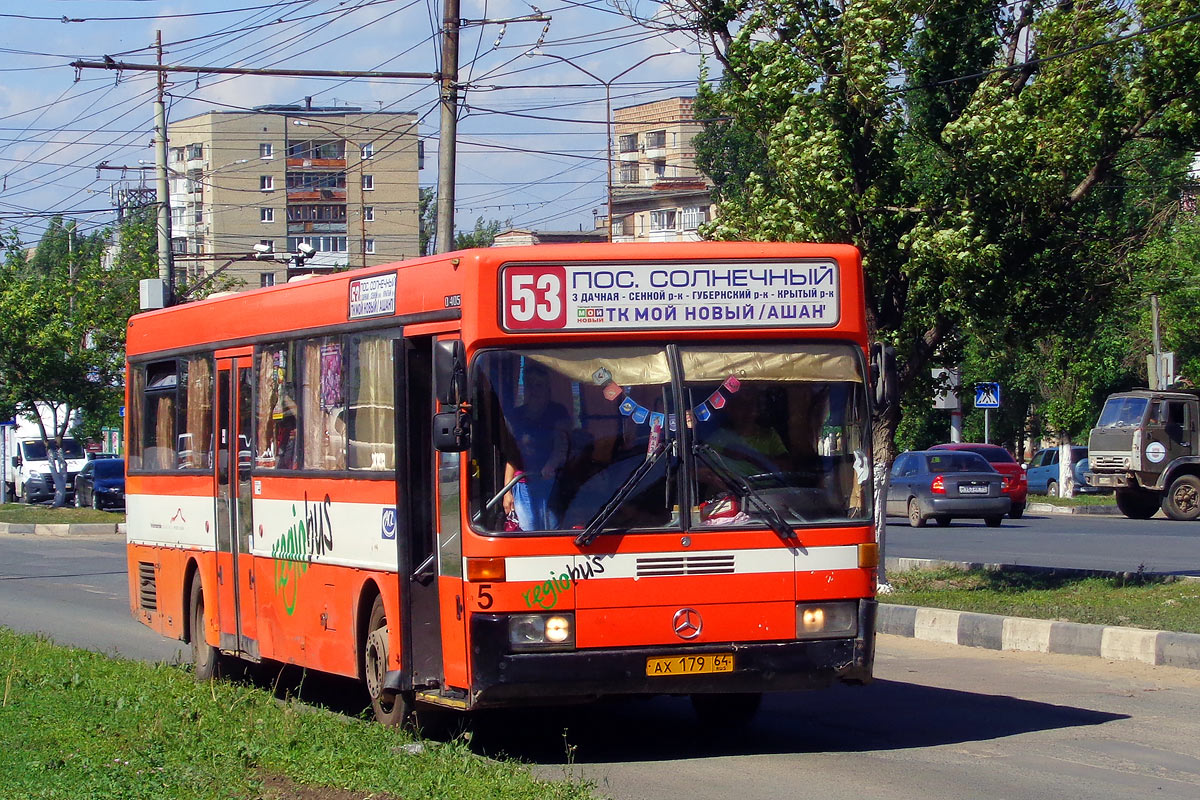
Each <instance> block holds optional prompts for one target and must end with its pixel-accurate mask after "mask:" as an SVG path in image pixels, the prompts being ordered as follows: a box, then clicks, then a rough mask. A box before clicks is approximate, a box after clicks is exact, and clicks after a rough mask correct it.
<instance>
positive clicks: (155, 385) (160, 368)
mask: <svg viewBox="0 0 1200 800" xmlns="http://www.w3.org/2000/svg"><path fill="white" fill-rule="evenodd" d="M176 369H177V366H176V363H175V361H174V359H172V360H170V361H159V362H157V363H154V364H149V365H147V367H146V392H145V396H146V405H145V408H146V420H145V423H146V424H145V428H144V431H143V433H144V436H145V440H144V447H143V450H142V468H143V469H148V470H158V469H174V468H175V393H176V389H177V387H178V383H179V376H178V374H177V372H176Z"/></svg>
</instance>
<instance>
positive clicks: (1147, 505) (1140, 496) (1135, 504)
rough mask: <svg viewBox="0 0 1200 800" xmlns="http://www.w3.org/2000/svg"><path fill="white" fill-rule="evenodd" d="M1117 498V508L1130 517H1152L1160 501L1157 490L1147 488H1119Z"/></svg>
mask: <svg viewBox="0 0 1200 800" xmlns="http://www.w3.org/2000/svg"><path fill="white" fill-rule="evenodd" d="M1116 499H1117V508H1119V509H1120V510H1121V513H1122V514H1124V515H1125V516H1127V517H1129V518H1130V519H1150V518H1151V517H1153V516H1154V512H1155V511H1158V506H1159V503H1160V501H1159V498H1158V494H1157V493H1156V492H1148V491H1146V490H1145V489H1117V490H1116Z"/></svg>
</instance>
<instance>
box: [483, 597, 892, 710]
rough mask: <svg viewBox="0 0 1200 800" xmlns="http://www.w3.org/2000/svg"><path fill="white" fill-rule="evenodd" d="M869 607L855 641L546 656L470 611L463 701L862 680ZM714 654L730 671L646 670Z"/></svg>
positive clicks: (496, 702) (495, 620)
mask: <svg viewBox="0 0 1200 800" xmlns="http://www.w3.org/2000/svg"><path fill="white" fill-rule="evenodd" d="M875 611H876V603H875V601H874V600H863V601H860V603H859V627H858V630H859V633H858V635H857V636H856V637H854V638H843V639H813V640H795V641H786V642H750V643H738V644H732V643H725V644H721V643H707V644H704V645H688V646H686V647H638V648H628V649H605V650H574V651H570V652H552V653H512V652H508V628H507V619H506V617H505V615H503V614H475V615H472V619H471V641H472V659H471V661H472V686H471V697H470V702H469V704H470V706H471V707H473V708H482V707H487V706H504V705H516V704H526V703H537V702H542V701H549V702H555V701H569V700H587V699H594V698H598V697H602V696H606V695H642V694H724V693H743V692H781V691H797V690H804V689H819V688H824V687H826V686H830V685H831V684H833V683H835V682H837V681H841V682H844V683H868V682H870V680H871V678H872V669H873V665H874V660H875ZM718 653H731V654H732V655H733V659H734V670H733V671H732V672H725V673H709V674H697V675H678V676H647V674H646V660H647V659H648V658H653V657H661V656H666V657H670V656H681V655H707V654H718Z"/></svg>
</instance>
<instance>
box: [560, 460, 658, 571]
mask: <svg viewBox="0 0 1200 800" xmlns="http://www.w3.org/2000/svg"><path fill="white" fill-rule="evenodd" d="M667 446H668V444H667V440H666V438H665V437H664V438H663V440H662V441H661V442H659V443H658V446H657V447H655V448H654V449H653V450H651V451H650V452H649V453H648V454H647V455H646V459H645V460H644V461H642V463H641V464H638V468H637V469H635V470H634V471H633V472H632V473H631V474H630V475H629V477H628V478H626V479H625V481H624V483H622V484H621V485H620V486H618V487H617V490H616V491H615V492H613V494H612V497H610V498H609V499H608V502H607V503H605V504H604V507H603V508H601V509H600V510H599V511H598V512H596V516H594V517H592V518H591V520H590V521H589V522H588V524H587V527H586V528H584V529H583V533H581V534H579V535H578V536H576V537H575V544H577V545H579V546H580V547H583V546H585V545H589V544H591V543H592V540H593V539H595V538H596V537H597V536H599V535H600V531H601V530H602V529H603V528H604V523H606V522H608V521H609V519H611V518H612V515H613V514H615V513H617V509H618V508H620V507H621V506H622V505H623V504H624V503H625V501H626V500H628V499H629V495H631V494H633V490H634V489H636V488H637V487H638V484H639V483H641V482H642V479H643V478H645V477H646V475H647V474H649V472H650V470H651V469H652V468H653V467H654V465H655V464H656V463H657V462H658V459H660V458H662V454H663V453H665V452H667Z"/></svg>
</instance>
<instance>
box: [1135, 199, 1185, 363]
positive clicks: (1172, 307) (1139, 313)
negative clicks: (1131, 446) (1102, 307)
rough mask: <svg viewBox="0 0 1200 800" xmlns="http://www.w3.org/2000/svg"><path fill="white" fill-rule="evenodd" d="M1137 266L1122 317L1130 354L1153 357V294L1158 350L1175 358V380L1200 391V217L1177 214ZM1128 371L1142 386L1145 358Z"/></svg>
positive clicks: (1140, 254)
mask: <svg viewBox="0 0 1200 800" xmlns="http://www.w3.org/2000/svg"><path fill="white" fill-rule="evenodd" d="M1135 260H1136V264H1137V267H1138V269H1137V271H1136V275H1137V281H1136V282H1135V283H1134V285H1133V287H1132V291H1131V292H1130V297H1129V302H1128V304H1127V305H1126V306H1125V309H1126V311H1127V313H1126V314H1125V317H1124V321H1125V324H1126V326H1127V328H1126V331H1125V332H1127V333H1128V335H1129V337H1130V339H1131V340H1132V341H1133V348H1132V349H1133V350H1134V351H1135V353H1136V354H1137V355H1139V356H1145V355H1147V354H1149V353H1150V352H1152V346H1151V340H1150V337H1151V331H1152V330H1153V323H1152V321H1151V318H1150V299H1149V298H1150V295H1152V294H1156V295H1157V296H1158V301H1159V330H1160V337H1161V346H1162V349H1163V350H1164V351H1173V352H1174V353H1175V372H1176V374H1177V376H1181V377H1182V378H1185V379H1187V380H1188V381H1189V382H1190V383H1192V384H1193V385H1197V386H1200V314H1197V313H1196V311H1197V309H1200V216H1198V215H1197V214H1196V213H1195V212H1194V211H1192V212H1188V213H1184V214H1181V215H1180V216H1179V218H1178V219H1176V220H1175V222H1174V224H1173V225H1171V226H1170V227H1169V228H1168V229H1167V230H1166V231H1164V233H1163V235H1162V236H1160V237H1158V238H1156V239H1154V240H1153V241H1151V242H1150V243H1149V244H1147V246H1146V247H1144V248H1143V249H1142V250H1140V251H1139V252H1138V253H1137V254H1136V257H1135ZM1132 366H1133V369H1134V370H1135V371H1137V372H1138V373H1140V375H1141V376H1142V383H1143V385H1144V383H1145V377H1144V376H1145V363H1144V358H1138V359H1137V363H1136V364H1135V365H1132Z"/></svg>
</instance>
